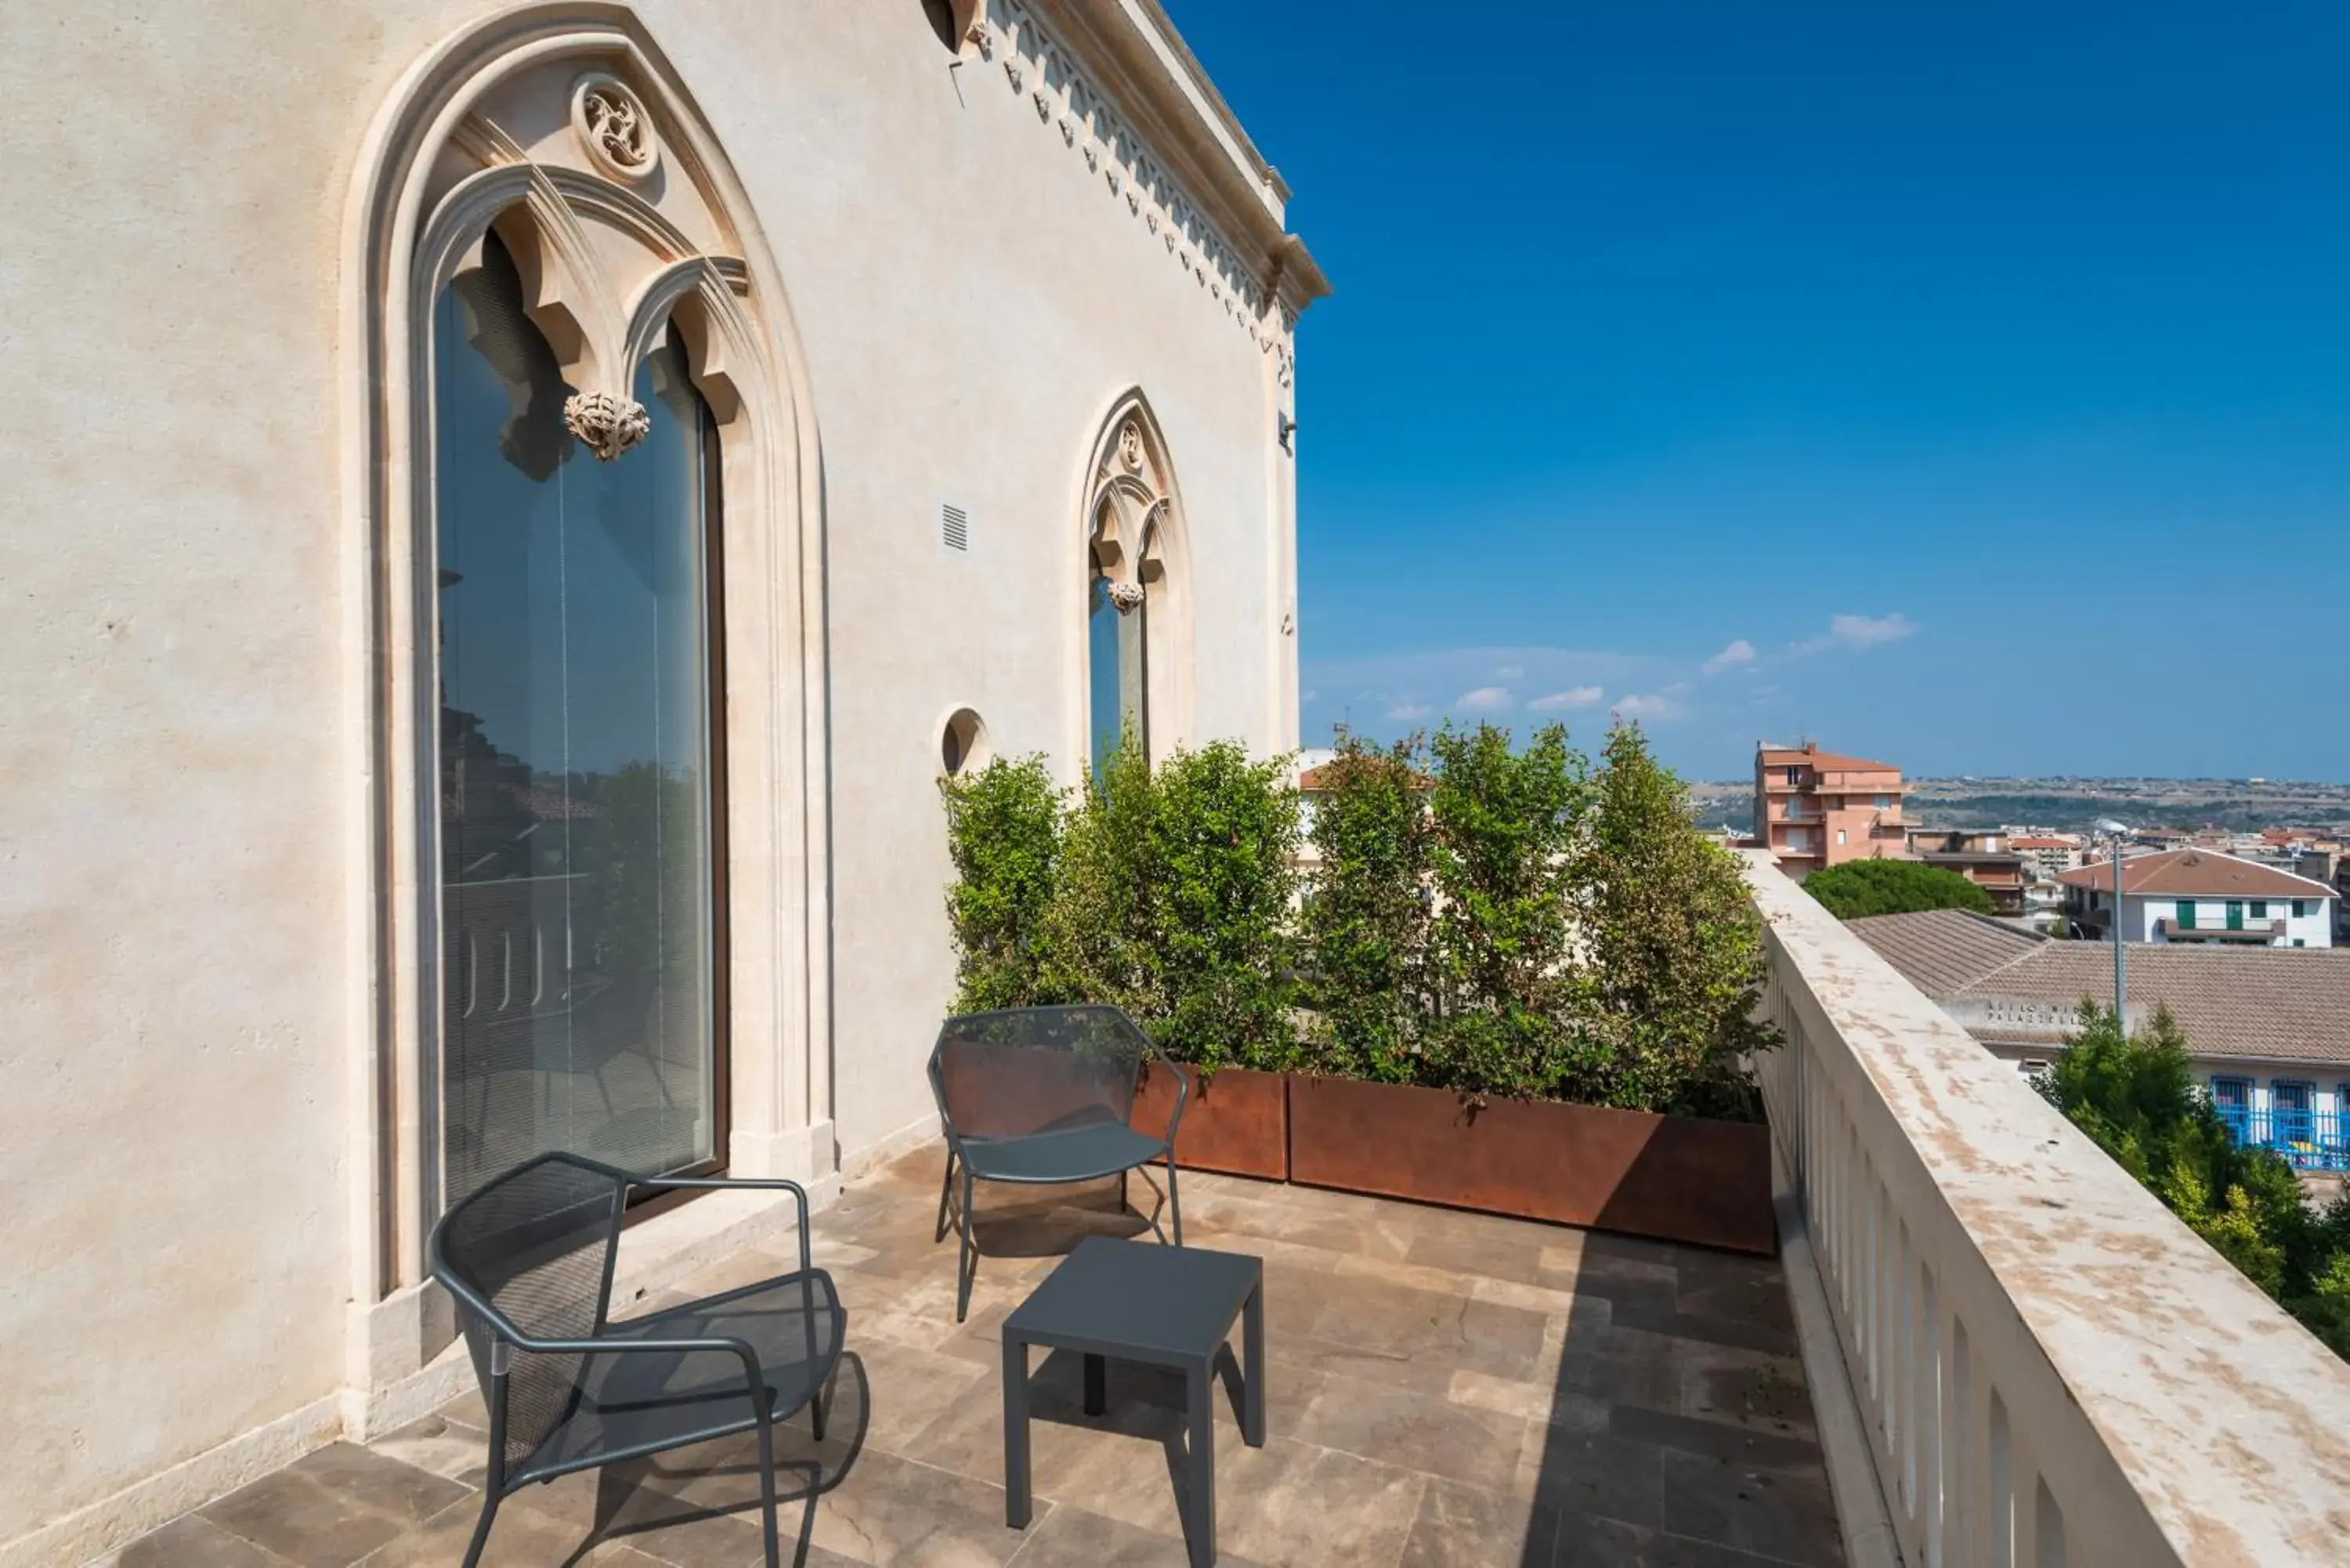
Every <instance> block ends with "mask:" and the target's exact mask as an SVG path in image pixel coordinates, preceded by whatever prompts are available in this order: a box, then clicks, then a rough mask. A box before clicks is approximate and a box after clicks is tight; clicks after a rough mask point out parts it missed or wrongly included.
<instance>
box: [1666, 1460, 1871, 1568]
mask: <svg viewBox="0 0 2350 1568" xmlns="http://www.w3.org/2000/svg"><path fill="white" fill-rule="evenodd" d="M1662 1459H1663V1467H1664V1492H1665V1507H1666V1510H1667V1512H1668V1513H1669V1516H1670V1519H1671V1521H1672V1528H1673V1530H1674V1532H1676V1533H1679V1534H1682V1535H1689V1536H1693V1537H1695V1538H1697V1539H1699V1540H1701V1541H1710V1542H1715V1543H1716V1544H1718V1545H1722V1546H1731V1547H1736V1548H1737V1549H1738V1550H1740V1551H1742V1552H1754V1553H1756V1554H1757V1555H1759V1556H1763V1557H1773V1558H1776V1559H1778V1560H1780V1561H1781V1562H1784V1563H1804V1564H1817V1565H1819V1568H1833V1565H1834V1564H1835V1563H1839V1562H1841V1560H1842V1556H1843V1553H1842V1550H1841V1546H1840V1542H1841V1540H1842V1535H1841V1532H1840V1530H1839V1527H1838V1525H1837V1521H1836V1511H1835V1501H1834V1500H1833V1499H1832V1498H1831V1496H1830V1495H1829V1492H1828V1484H1827V1478H1826V1477H1825V1475H1824V1474H1821V1473H1819V1472H1818V1471H1817V1470H1816V1469H1814V1470H1813V1471H1811V1472H1809V1473H1804V1472H1794V1473H1791V1472H1787V1471H1781V1470H1771V1469H1762V1468H1759V1467H1755V1466H1750V1465H1744V1464H1736V1463H1732V1462H1731V1461H1729V1460H1726V1459H1708V1458H1705V1457H1703V1456H1701V1455H1698V1454H1687V1453H1679V1452H1674V1451H1671V1450H1666V1451H1665V1452H1664V1453H1663V1456H1662Z"/></svg>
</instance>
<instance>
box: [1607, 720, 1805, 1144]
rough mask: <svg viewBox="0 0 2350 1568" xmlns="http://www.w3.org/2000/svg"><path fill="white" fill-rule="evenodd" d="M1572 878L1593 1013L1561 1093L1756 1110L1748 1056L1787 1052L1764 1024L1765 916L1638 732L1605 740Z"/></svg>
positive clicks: (1734, 1111)
mask: <svg viewBox="0 0 2350 1568" xmlns="http://www.w3.org/2000/svg"><path fill="white" fill-rule="evenodd" d="M1572 872H1573V876H1572V880H1573V888H1574V898H1575V929H1576V935H1577V939H1578V940H1577V942H1576V946H1577V949H1578V950H1579V954H1580V957H1581V960H1582V963H1583V967H1584V970H1585V975H1586V980H1585V984H1584V987H1583V998H1584V1003H1585V1012H1584V1015H1583V1020H1582V1024H1581V1030H1580V1045H1581V1047H1582V1049H1581V1050H1579V1051H1578V1052H1576V1053H1575V1054H1574V1056H1573V1064H1574V1068H1575V1075H1576V1076H1575V1081H1573V1082H1571V1083H1569V1084H1567V1085H1563V1086H1564V1087H1565V1088H1567V1089H1568V1090H1570V1091H1571V1092H1572V1095H1573V1097H1574V1098H1575V1099H1578V1100H1584V1101H1587V1102H1589V1103H1591V1104H1595V1105H1612V1106H1630V1107H1638V1108H1642V1109H1648V1110H1669V1111H1678V1112H1683V1113H1686V1114H1692V1115H1711V1116H1737V1117H1741V1118H1744V1117H1750V1116H1756V1115H1757V1114H1758V1112H1759V1105H1758V1101H1757V1096H1756V1095H1755V1091H1754V1088H1753V1085H1752V1082H1751V1080H1750V1079H1749V1078H1748V1077H1747V1075H1746V1074H1745V1072H1744V1070H1743V1067H1742V1058H1743V1057H1745V1056H1746V1055H1748V1054H1751V1053H1753V1052H1756V1051H1765V1050H1769V1049H1771V1048H1773V1046H1775V1045H1777V1044H1780V1038H1779V1033H1778V1031H1777V1030H1776V1029H1774V1028H1773V1027H1772V1026H1771V1025H1769V1024H1767V1023H1763V1022H1761V1021H1760V1020H1758V1019H1757V1018H1756V1017H1755V1009H1756V1007H1757V1005H1758V1003H1759V1002H1760V1001H1761V998H1762V990H1763V923H1762V919H1761V917H1760V916H1759V915H1758V914H1757V913H1756V912H1755V909H1754V905H1753V901H1752V898H1750V897H1749V896H1748V892H1747V887H1746V878H1745V876H1744V874H1743V872H1742V870H1741V869H1740V867H1739V864H1738V861H1737V857H1734V856H1733V855H1731V853H1730V852H1729V851H1728V850H1726V849H1723V848H1722V847H1721V846H1719V845H1716V844H1714V843H1712V842H1711V841H1710V840H1708V839H1707V838H1706V837H1705V836H1704V835H1703V834H1701V833H1700V832H1699V831H1698V830H1697V829H1696V828H1695V827H1694V826H1692V825H1691V823H1690V815H1689V788H1688V786H1687V785H1686V784H1683V783H1682V782H1681V781H1680V779H1679V777H1677V776H1676V775H1675V774H1673V773H1672V772H1671V771H1670V770H1669V769H1667V768H1665V767H1663V766H1662V765H1660V764H1659V763H1658V762H1657V760H1656V758H1655V756H1654V755H1653V754H1651V753H1650V752H1649V750H1648V741H1647V738H1646V737H1645V736H1644V735H1643V734H1642V733H1641V732H1640V729H1639V727H1638V725H1635V724H1627V723H1618V724H1617V725H1616V726H1615V727H1614V728H1613V729H1611V730H1610V731H1609V732H1608V734H1607V749H1606V752H1605V761H1604V763H1603V765H1602V766H1601V768H1600V770H1599V773H1598V775H1597V779H1596V795H1595V797H1594V800H1593V803H1592V805H1591V809H1590V811H1589V813H1588V815H1587V816H1586V826H1585V831H1584V833H1583V835H1582V836H1581V839H1580V841H1579V843H1578V844H1577V846H1576V848H1575V854H1574V857H1573V859H1572Z"/></svg>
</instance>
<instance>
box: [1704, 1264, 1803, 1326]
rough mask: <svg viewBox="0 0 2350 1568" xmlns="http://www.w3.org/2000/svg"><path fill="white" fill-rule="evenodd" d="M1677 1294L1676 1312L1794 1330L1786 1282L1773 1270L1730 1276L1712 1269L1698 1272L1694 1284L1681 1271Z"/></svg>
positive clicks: (1727, 1273) (1792, 1310) (1728, 1273)
mask: <svg viewBox="0 0 2350 1568" xmlns="http://www.w3.org/2000/svg"><path fill="white" fill-rule="evenodd" d="M1678 1306H1679V1310H1680V1311H1682V1312H1685V1313H1689V1314H1691V1315H1693V1316H1696V1317H1711V1318H1730V1319H1732V1320H1734V1321H1738V1322H1752V1323H1762V1324H1770V1325H1771V1326H1772V1327H1773V1328H1782V1329H1785V1330H1786V1331H1788V1332H1789V1333H1791V1334H1792V1333H1793V1332H1794V1322H1795V1319H1794V1309H1793V1308H1792V1307H1791V1306H1790V1305H1789V1304H1788V1302H1787V1285H1786V1282H1785V1281H1784V1280H1783V1279H1782V1278H1781V1277H1780V1275H1779V1273H1778V1272H1777V1271H1776V1270H1770V1271H1764V1270H1760V1269H1758V1270H1755V1271H1753V1272H1742V1273H1731V1272H1723V1271H1721V1270H1719V1269H1718V1268H1712V1269H1708V1270H1707V1271H1705V1272H1700V1273H1699V1274H1698V1275H1697V1276H1696V1279H1695V1281H1694V1282H1692V1281H1691V1279H1690V1274H1689V1272H1686V1271H1683V1272H1681V1283H1680V1287H1679V1302H1678Z"/></svg>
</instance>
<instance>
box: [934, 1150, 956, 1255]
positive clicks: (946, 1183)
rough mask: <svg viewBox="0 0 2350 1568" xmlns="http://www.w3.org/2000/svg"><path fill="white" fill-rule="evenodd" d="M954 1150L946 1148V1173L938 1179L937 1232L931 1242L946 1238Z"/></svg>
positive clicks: (952, 1190)
mask: <svg viewBox="0 0 2350 1568" xmlns="http://www.w3.org/2000/svg"><path fill="white" fill-rule="evenodd" d="M954 1168H955V1157H954V1150H952V1149H949V1150H947V1173H946V1175H945V1176H944V1177H943V1178H941V1179H940V1181H939V1233H938V1234H937V1235H935V1236H933V1237H931V1241H933V1242H938V1241H945V1240H946V1239H947V1213H948V1210H949V1208H950V1201H949V1200H950V1199H951V1197H952V1195H953V1193H954Z"/></svg>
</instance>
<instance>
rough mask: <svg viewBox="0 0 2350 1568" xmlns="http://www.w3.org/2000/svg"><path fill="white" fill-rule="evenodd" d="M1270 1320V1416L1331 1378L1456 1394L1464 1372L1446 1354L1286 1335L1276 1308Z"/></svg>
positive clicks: (1267, 1385)
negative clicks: (1305, 1389) (1276, 1317)
mask: <svg viewBox="0 0 2350 1568" xmlns="http://www.w3.org/2000/svg"><path fill="white" fill-rule="evenodd" d="M1265 1321H1266V1330H1265V1345H1264V1359H1265V1397H1266V1406H1265V1409H1266V1415H1267V1417H1268V1418H1270V1417H1272V1416H1273V1415H1274V1414H1275V1413H1277V1412H1278V1410H1279V1409H1280V1407H1282V1406H1283V1405H1284V1404H1289V1405H1292V1406H1294V1405H1295V1393H1296V1390H1297V1389H1298V1388H1299V1387H1301V1386H1306V1385H1309V1384H1311V1382H1312V1381H1313V1380H1314V1379H1315V1378H1318V1377H1322V1376H1341V1377H1357V1378H1361V1379H1363V1380H1365V1381H1367V1382H1371V1383H1388V1384H1393V1385H1394V1386H1397V1387H1399V1388H1409V1389H1410V1390H1412V1391H1413V1392H1415V1393H1419V1394H1427V1395H1431V1396H1434V1397H1440V1398H1441V1397H1449V1396H1450V1395H1451V1390H1452V1386H1453V1379H1454V1378H1455V1377H1457V1376H1460V1372H1459V1369H1458V1368H1456V1367H1454V1366H1451V1364H1449V1363H1448V1362H1446V1361H1445V1360H1444V1359H1443V1358H1442V1357H1440V1356H1436V1355H1421V1356H1417V1357H1414V1356H1406V1355H1389V1354H1383V1353H1381V1352H1378V1351H1374V1350H1358V1349H1357V1348H1356V1347H1354V1346H1353V1345H1333V1344H1331V1343H1329V1342H1328V1341H1326V1340H1319V1339H1310V1338H1305V1337H1300V1336H1294V1335H1290V1334H1283V1333H1281V1332H1280V1331H1279V1330H1278V1329H1276V1328H1274V1326H1273V1324H1274V1317H1273V1314H1272V1313H1271V1311H1270V1309H1268V1310H1267V1313H1266V1314H1265ZM1488 1376H1490V1375H1488ZM1493 1381H1495V1382H1517V1383H1520V1384H1523V1385H1524V1386H1527V1387H1529V1388H1533V1387H1534V1386H1537V1385H1536V1384H1535V1383H1534V1380H1531V1379H1524V1378H1517V1379H1511V1378H1494V1379H1493ZM1529 1397H1532V1396H1531V1395H1530V1396H1529ZM1472 1402H1473V1401H1463V1403H1472Z"/></svg>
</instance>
